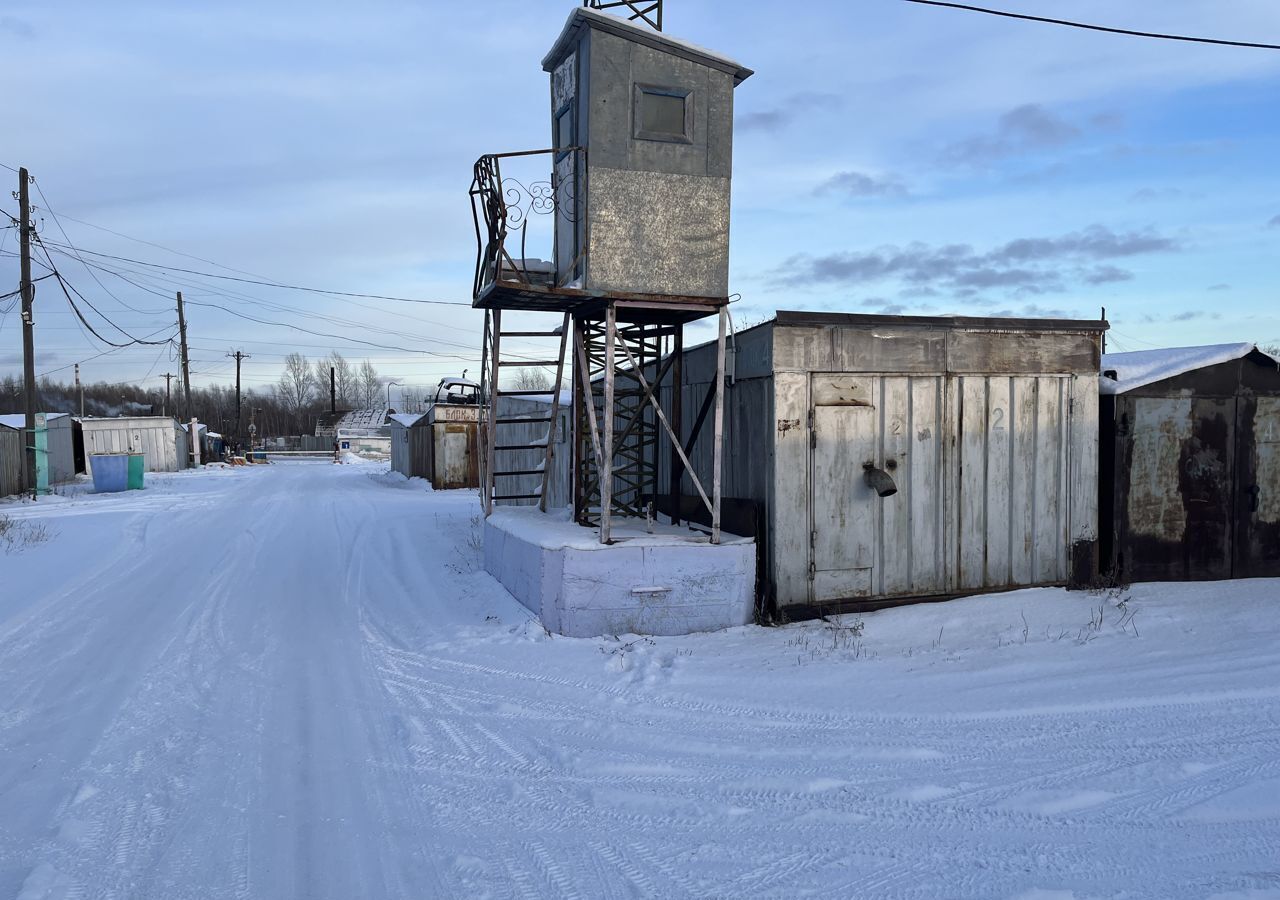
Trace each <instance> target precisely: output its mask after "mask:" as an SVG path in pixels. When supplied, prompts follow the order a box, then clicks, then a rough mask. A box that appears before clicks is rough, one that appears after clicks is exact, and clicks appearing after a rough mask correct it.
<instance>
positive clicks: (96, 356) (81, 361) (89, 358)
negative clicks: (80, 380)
mask: <svg viewBox="0 0 1280 900" xmlns="http://www.w3.org/2000/svg"><path fill="white" fill-rule="evenodd" d="M165 327H166V328H167V327H169V326H165ZM164 330H165V329H164V328H159V329H157V330H155V331H153V332H151V334H148V335H146V337H148V338H151V337H155V336H156V335H157V334H159V333H160V332H161V331H164ZM130 346H132V345H130ZM122 349H124V348H122V347H116V348H112V349H110V350H103V351H102V352H101V353H95V354H93V356H86V357H85V358H84V359H78V360H76V361H75V362H73V363H67V364H66V365H65V366H58V367H57V368H56V369H50V370H49V371H47V372H41V373H40V374H39V375H37V376H36V377H37V378H44V377H45V376H46V375H52V374H53V373H55V372H63V371H65V370H67V369H70V368H73V367H75V366H82V365H84V364H85V363H87V362H92V361H93V360H95V359H100V358H101V357H103V356H109V355H110V354H112V353H119V352H120V350H122Z"/></svg>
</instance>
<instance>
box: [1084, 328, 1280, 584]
mask: <svg viewBox="0 0 1280 900" xmlns="http://www.w3.org/2000/svg"><path fill="white" fill-rule="evenodd" d="M1102 372H1103V378H1102V380H1101V391H1102V398H1101V404H1100V415H1101V420H1102V426H1101V427H1102V453H1101V487H1100V498H1099V502H1100V505H1101V508H1102V510H1103V511H1104V515H1103V520H1102V533H1101V542H1102V543H1101V550H1102V554H1103V556H1102V558H1103V562H1104V568H1106V569H1108V570H1109V571H1110V572H1112V573H1113V574H1114V575H1115V576H1116V577H1117V578H1120V579H1122V580H1126V581H1189V580H1192V581H1193V580H1200V579H1219V578H1245V577H1254V576H1277V575H1280V362H1278V361H1277V360H1276V359H1275V358H1274V357H1272V356H1270V355H1268V354H1266V353H1263V352H1262V351H1260V350H1258V348H1257V347H1256V346H1254V345H1253V344H1249V343H1244V344H1217V345H1212V346H1204V347H1178V348H1172V349H1167V350H1141V351H1137V352H1133V353H1108V354H1107V355H1105V356H1104V357H1103V358H1102Z"/></svg>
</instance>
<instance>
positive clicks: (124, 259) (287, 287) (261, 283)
mask: <svg viewBox="0 0 1280 900" xmlns="http://www.w3.org/2000/svg"><path fill="white" fill-rule="evenodd" d="M50 243H52V244H54V245H55V246H57V242H56V241H51V242H50ZM64 249H72V250H74V249H76V248H74V247H70V248H64ZM80 252H81V253H88V254H91V255H93V256H101V257H103V258H105V259H114V260H117V261H119V262H128V263H134V264H136V265H142V266H152V267H154V268H157V269H165V270H167V271H170V272H182V273H183V274H185V275H199V276H200V277H202V278H219V279H222V280H223V281H238V282H241V283H243V284H256V285H259V286H261V287H271V288H280V289H282V290H287V291H304V292H306V293H308V294H325V295H327V296H330V297H360V298H364V299H366V300H391V301H394V302H396V303H424V304H428V305H432V306H465V307H467V308H470V307H471V304H470V303H467V302H466V301H464V300H423V299H421V298H416V297H392V296H388V295H386V294H361V293H357V292H355V291H332V290H327V289H325V288H313V287H304V286H302V285H298V284H285V283H283V282H280V281H261V280H258V279H254V278H240V277H237V276H235V275H219V274H217V273H216V272H200V271H197V270H195V269H184V268H181V267H179V266H166V265H163V264H162V263H153V262H147V261H146V260H141V259H132V258H130V257H128V256H114V255H112V254H110V253H99V252H98V251H96V250H83V249H81V250H80Z"/></svg>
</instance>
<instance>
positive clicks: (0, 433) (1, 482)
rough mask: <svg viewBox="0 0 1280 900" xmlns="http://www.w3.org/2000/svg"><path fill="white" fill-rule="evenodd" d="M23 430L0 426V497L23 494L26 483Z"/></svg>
mask: <svg viewBox="0 0 1280 900" xmlns="http://www.w3.org/2000/svg"><path fill="white" fill-rule="evenodd" d="M22 448H23V443H22V432H20V431H14V430H13V429H11V428H0V497H8V496H10V495H13V494H21V493H22V492H23V490H24V489H25V485H26V462H25V461H24V459H23V449H22Z"/></svg>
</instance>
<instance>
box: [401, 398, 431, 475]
mask: <svg viewBox="0 0 1280 900" xmlns="http://www.w3.org/2000/svg"><path fill="white" fill-rule="evenodd" d="M425 418H426V415H425V414H424V413H393V414H392V415H391V471H393V472H399V473H400V474H401V475H403V476H404V477H405V478H427V479H430V477H431V457H430V450H429V449H428V441H427V435H428V432H427V431H426V430H425V429H415V428H414V427H413V426H414V425H415V424H417V423H418V422H419V421H421V420H423V419H425Z"/></svg>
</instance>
